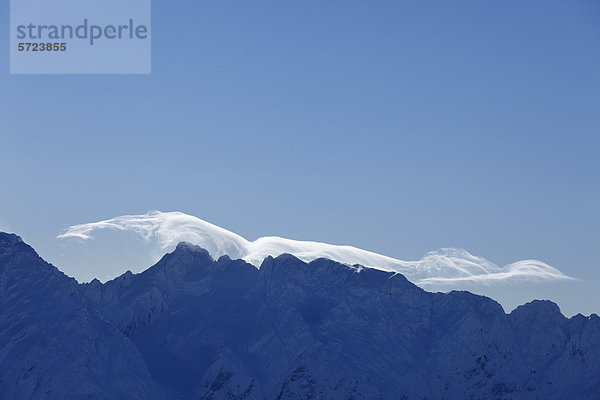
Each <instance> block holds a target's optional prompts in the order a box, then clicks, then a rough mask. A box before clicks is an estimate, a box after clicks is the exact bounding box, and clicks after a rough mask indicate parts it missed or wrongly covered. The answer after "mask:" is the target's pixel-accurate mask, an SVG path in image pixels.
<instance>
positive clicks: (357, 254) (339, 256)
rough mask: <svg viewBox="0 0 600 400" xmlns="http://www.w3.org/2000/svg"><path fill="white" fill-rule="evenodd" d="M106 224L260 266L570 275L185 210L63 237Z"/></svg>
mask: <svg viewBox="0 0 600 400" xmlns="http://www.w3.org/2000/svg"><path fill="white" fill-rule="evenodd" d="M104 229H112V230H119V231H130V232H134V233H136V234H138V235H140V236H142V237H143V238H145V239H146V240H157V241H158V243H159V246H160V247H161V249H160V250H162V251H165V250H169V249H172V248H174V247H175V246H176V245H177V244H178V243H179V242H188V243H192V244H195V245H198V246H201V247H202V248H204V249H206V250H207V251H208V252H209V253H210V255H211V256H212V257H213V258H215V259H217V258H219V257H221V256H223V255H227V256H229V257H231V258H232V259H238V258H242V259H244V260H246V261H247V262H249V263H251V264H253V265H254V266H256V267H257V268H258V267H259V266H260V264H261V263H262V261H263V260H264V259H265V258H266V257H268V256H274V257H276V256H278V255H280V254H284V253H289V254H293V255H294V256H296V257H298V258H299V259H301V260H303V261H306V262H309V261H312V260H315V259H317V258H328V259H331V260H334V261H337V262H340V263H344V264H350V265H354V264H360V265H363V266H365V267H371V268H376V269H380V270H384V271H393V272H399V273H402V274H404V275H405V276H406V277H407V278H408V279H410V280H411V281H413V282H415V283H417V284H421V285H428V284H435V285H439V284H445V283H453V282H457V281H473V282H484V283H485V282H493V281H499V280H509V279H553V280H562V279H571V278H570V277H568V276H567V275H565V274H563V273H562V272H560V271H559V270H557V269H556V268H553V267H551V266H549V265H548V264H545V263H544V262H542V261H538V260H524V261H518V262H516V263H513V264H509V265H507V266H504V267H500V266H498V265H496V264H494V263H493V262H491V261H489V260H486V259H485V258H482V257H478V256H475V255H473V254H470V253H469V252H468V251H466V250H463V249H455V248H445V249H441V250H438V251H433V252H430V253H428V254H426V255H425V257H423V258H422V259H421V260H418V261H404V260H400V259H397V258H392V257H388V256H385V255H382V254H377V253H373V252H370V251H367V250H363V249H359V248H356V247H353V246H341V245H333V244H327V243H321V242H312V241H300V240H293V239H286V238H282V237H276V236H266V237H261V238H259V239H257V240H254V241H249V240H247V239H245V238H244V237H242V236H240V235H238V234H236V233H233V232H230V231H228V230H226V229H223V228H221V227H219V226H217V225H214V224H211V223H209V222H207V221H204V220H202V219H200V218H197V217H194V216H192V215H187V214H184V213H181V212H161V211H152V212H149V213H147V214H142V215H124V216H120V217H115V218H111V219H108V220H104V221H98V222H92V223H87V224H81V225H75V226H71V227H69V228H68V229H67V230H66V231H65V232H64V233H63V234H61V235H59V236H58V237H59V238H60V239H66V238H79V239H83V240H87V239H90V238H92V234H93V232H95V231H98V230H104Z"/></svg>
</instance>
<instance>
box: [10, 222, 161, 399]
mask: <svg viewBox="0 0 600 400" xmlns="http://www.w3.org/2000/svg"><path fill="white" fill-rule="evenodd" d="M86 303H87V302H86V301H85V298H84V297H83V296H82V295H81V293H80V285H78V284H77V282H76V281H75V280H74V279H72V278H68V277H67V276H65V275H64V274H63V273H62V272H60V271H59V270H58V269H56V268H55V267H53V266H52V265H50V264H48V263H46V262H44V261H43V260H42V259H41V258H40V257H39V256H38V255H37V254H36V253H35V251H34V250H33V249H32V248H31V247H29V246H28V245H27V244H25V243H23V241H22V240H21V239H20V238H19V237H18V236H16V235H8V234H5V233H0V399H3V400H4V399H6V400H8V399H15V400H21V399H30V398H31V399H41V398H43V399H89V398H94V399H116V398H119V399H139V398H144V399H156V398H158V397H157V396H156V395H155V392H156V387H155V385H154V383H153V381H152V379H151V376H150V374H149V372H148V369H147V367H146V365H145V363H144V361H143V359H142V357H141V356H140V354H139V352H138V350H137V348H136V347H135V346H134V345H133V344H132V343H131V341H129V340H127V339H126V338H125V337H123V335H122V334H121V333H120V332H118V330H116V329H115V328H114V326H112V325H111V324H109V323H107V322H106V321H104V320H103V318H101V317H100V315H99V314H97V313H96V312H94V311H93V309H91V308H89V307H88V306H87V304H86Z"/></svg>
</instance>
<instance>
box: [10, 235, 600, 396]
mask: <svg viewBox="0 0 600 400" xmlns="http://www.w3.org/2000/svg"><path fill="white" fill-rule="evenodd" d="M0 327H1V328H0V398H2V399H88V398H93V399H115V398H118V399H165V400H167V399H173V400H175V399H378V398H381V399H600V318H598V316H596V315H591V316H589V317H584V316H582V315H576V316H574V317H572V318H570V319H567V318H565V317H564V316H563V315H562V314H561V312H560V310H559V308H558V307H557V306H556V305H555V304H554V303H552V302H549V301H533V302H531V303H528V304H525V305H523V306H520V307H518V308H517V309H515V310H514V311H513V312H511V313H510V314H506V313H505V312H504V311H503V309H502V307H501V306H500V305H499V304H498V303H496V302H495V301H493V300H491V299H489V298H486V297H482V296H477V295H474V294H471V293H469V292H450V293H430V292H427V291H424V290H423V289H421V288H419V287H417V286H415V285H414V284H412V283H411V282H409V281H408V280H407V279H406V278H405V277H404V276H403V275H401V274H399V273H394V272H386V271H381V270H376V269H372V268H365V267H361V266H358V265H355V266H349V265H344V264H340V263H337V262H335V261H332V260H328V259H322V258H321V259H316V260H314V261H311V262H309V263H306V262H304V261H302V260H300V259H298V258H296V257H294V256H291V255H289V254H283V255H280V256H278V257H275V258H273V257H267V258H265V260H264V261H263V262H262V264H261V266H260V269H257V268H256V267H254V266H253V265H251V264H248V263H247V262H245V261H243V260H232V259H231V258H229V257H228V256H222V257H220V258H219V259H218V260H214V259H213V258H212V257H211V255H210V254H209V252H208V251H207V250H204V249H203V248H201V247H198V246H195V245H191V244H188V243H180V244H179V245H178V246H177V247H176V249H175V250H174V251H173V252H172V253H169V254H166V255H165V256H164V257H163V258H162V259H161V260H160V261H159V262H158V263H157V264H156V265H154V266H152V267H151V268H149V269H147V270H146V271H144V272H143V273H140V274H132V273H130V272H129V273H125V274H123V275H122V276H120V277H118V278H116V279H114V280H112V281H109V282H106V283H104V284H102V283H100V282H99V281H97V280H94V281H92V282H90V283H87V284H77V283H76V282H75V281H74V280H73V279H71V278H68V277H67V276H65V275H64V274H62V273H61V272H60V271H58V270H57V269H56V268H55V267H53V266H52V265H50V264H47V263H46V262H44V261H43V260H42V259H41V258H40V257H39V256H38V255H37V254H36V253H35V251H34V250H33V249H32V248H31V247H29V246H28V245H26V244H25V243H23V242H22V241H21V240H20V238H18V237H17V236H15V235H8V234H0Z"/></svg>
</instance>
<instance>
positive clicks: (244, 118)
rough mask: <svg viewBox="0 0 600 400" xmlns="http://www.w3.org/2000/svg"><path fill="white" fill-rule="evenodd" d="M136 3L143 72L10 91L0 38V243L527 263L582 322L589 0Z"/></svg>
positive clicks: (597, 192) (598, 29)
mask: <svg viewBox="0 0 600 400" xmlns="http://www.w3.org/2000/svg"><path fill="white" fill-rule="evenodd" d="M153 3H154V4H153V26H152V52H153V64H152V75H150V76H50V75H39V76H16V75H13V76H11V75H9V74H8V69H9V60H8V55H9V49H8V35H7V36H6V40H4V41H0V59H1V64H0V65H1V68H2V73H1V74H0V88H1V90H0V106H1V107H0V170H1V171H2V174H1V175H0V226H2V227H4V228H6V229H7V230H10V231H14V232H16V233H18V234H20V235H22V236H23V237H24V238H25V239H26V240H28V241H29V242H30V243H31V244H32V245H34V246H35V247H36V248H37V249H38V250H39V252H40V253H41V255H42V256H46V257H47V258H50V259H52V254H53V252H55V251H56V250H55V249H54V247H55V244H56V243H55V239H54V236H55V235H56V234H58V233H59V232H61V230H62V229H63V228H65V227H66V226H68V225H72V224H76V223H82V222H89V221H95V220H99V219H106V218H110V217H113V216H116V215H122V214H132V213H143V212H146V211H148V210H154V209H160V210H164V211H169V210H178V211H183V212H186V213H188V214H192V215H196V216H199V217H201V218H203V219H205V220H207V221H211V222H213V223H216V224H218V225H220V226H223V227H225V228H227V229H230V230H233V231H235V232H237V233H240V234H242V235H244V236H245V237H247V238H249V239H253V238H255V237H258V236H264V235H280V236H284V237H291V238H296V239H311V240H319V241H325V242H330V243H342V244H352V245H355V246H358V247H361V248H365V249H369V250H372V251H376V252H380V253H383V254H386V255H390V256H394V257H398V258H403V259H418V258H420V257H421V256H422V255H423V254H424V253H425V252H426V251H429V250H432V249H436V248H440V247H446V246H456V247H462V248H465V249H468V250H469V251H471V252H473V253H475V254H478V255H481V256H484V257H486V258H488V259H490V260H492V261H494V262H496V263H498V264H501V265H503V264H506V263H509V262H512V261H516V260H520V259H527V258H536V259H540V260H542V261H545V262H547V263H549V264H551V265H553V266H555V267H557V268H559V269H560V270H561V271H563V272H565V273H567V274H569V275H572V276H575V277H577V278H580V279H581V280H582V281H583V283H581V284H580V286H578V288H577V289H573V286H570V288H569V289H565V290H566V291H565V290H563V293H562V294H560V296H562V297H560V296H559V297H560V298H561V299H563V298H564V300H562V302H563V303H562V304H561V306H562V307H563V309H564V308H565V307H567V308H569V307H570V308H569V309H570V310H571V309H574V306H573V304H575V303H574V302H575V301H579V303H577V307H578V308H579V309H581V308H582V307H580V304H581V297H582V296H584V300H585V301H586V302H587V303H590V304H591V305H590V306H589V307H588V308H586V309H582V311H585V312H590V311H595V312H598V311H600V306H599V304H600V296H596V297H594V295H593V293H594V292H595V291H598V289H599V288H600V285H599V284H598V282H599V281H600V261H599V255H598V248H599V239H600V211H599V207H598V205H599V204H600V157H599V153H600V72H599V71H600V2H597V1H544V2H540V1H497V2H481V1H452V2H428V1H411V2H401V1H374V2H366V1H322V0H321V1H295V2H290V1H285V2H282V1H269V2H266V1H252V2H248V1H244V2H242V1H236V2H223V1H197V0H194V1H191V0H189V1H181V0H177V1H171V2H168V1H157V0H155V1H154V2H153ZM0 13H1V15H0V17H1V18H2V21H4V23H5V24H6V25H3V26H7V25H8V18H9V16H8V3H6V4H5V6H4V7H2V9H1V11H0ZM552 290H555V289H552ZM556 290H557V291H558V292H560V290H561V289H556ZM558 292H557V293H558ZM551 294H552V293H550V294H549V297H551ZM586 296H587V297H586ZM577 299H579V300H577Z"/></svg>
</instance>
